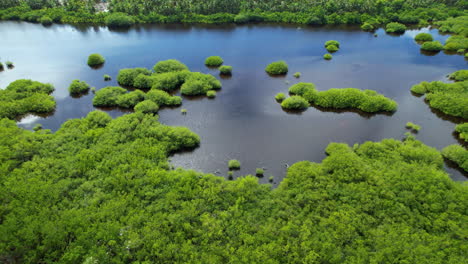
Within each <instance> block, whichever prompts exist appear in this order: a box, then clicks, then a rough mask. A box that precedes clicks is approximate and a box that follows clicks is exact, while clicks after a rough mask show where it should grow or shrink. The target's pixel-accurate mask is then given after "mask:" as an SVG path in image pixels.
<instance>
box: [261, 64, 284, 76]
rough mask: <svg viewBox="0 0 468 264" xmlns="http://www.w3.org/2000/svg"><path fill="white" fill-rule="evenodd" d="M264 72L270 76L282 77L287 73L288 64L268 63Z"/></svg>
mask: <svg viewBox="0 0 468 264" xmlns="http://www.w3.org/2000/svg"><path fill="white" fill-rule="evenodd" d="M265 71H266V72H267V73H269V74H271V75H283V74H286V73H288V64H286V62H285V61H276V62H272V63H270V64H269V65H268V66H267V67H266V68H265Z"/></svg>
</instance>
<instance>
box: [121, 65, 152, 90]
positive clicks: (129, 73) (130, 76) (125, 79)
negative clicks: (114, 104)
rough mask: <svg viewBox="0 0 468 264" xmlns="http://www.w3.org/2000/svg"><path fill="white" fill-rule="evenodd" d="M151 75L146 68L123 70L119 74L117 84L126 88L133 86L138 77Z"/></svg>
mask: <svg viewBox="0 0 468 264" xmlns="http://www.w3.org/2000/svg"><path fill="white" fill-rule="evenodd" d="M140 74H143V75H151V71H150V70H148V69H146V68H130V69H121V70H120V71H119V74H117V82H118V83H119V84H120V85H124V86H133V85H134V82H135V79H136V77H137V76H138V75H140Z"/></svg>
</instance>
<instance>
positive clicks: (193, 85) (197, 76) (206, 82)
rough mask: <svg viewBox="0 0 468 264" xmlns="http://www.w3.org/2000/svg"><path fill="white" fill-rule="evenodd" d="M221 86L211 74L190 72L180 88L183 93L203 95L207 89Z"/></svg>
mask: <svg viewBox="0 0 468 264" xmlns="http://www.w3.org/2000/svg"><path fill="white" fill-rule="evenodd" d="M220 88H221V82H220V81H219V80H217V79H216V78H215V77H214V76H213V75H210V74H203V73H199V72H192V73H190V75H189V76H188V77H187V79H186V80H185V83H184V84H183V85H182V87H181V88H180V92H181V94H183V95H204V94H206V92H208V91H209V90H217V89H220Z"/></svg>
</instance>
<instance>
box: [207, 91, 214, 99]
mask: <svg viewBox="0 0 468 264" xmlns="http://www.w3.org/2000/svg"><path fill="white" fill-rule="evenodd" d="M206 96H207V97H208V98H215V97H216V91H212V90H211V91H208V92H206Z"/></svg>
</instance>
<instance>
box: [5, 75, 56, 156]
mask: <svg viewBox="0 0 468 264" xmlns="http://www.w3.org/2000/svg"><path fill="white" fill-rule="evenodd" d="M53 91H54V87H53V86H52V85H51V84H45V83H40V82H36V81H32V80H25V79H21V80H16V81H14V82H12V83H10V84H9V85H8V86H7V87H6V88H5V89H0V118H10V119H14V118H16V117H20V116H23V115H25V114H28V113H49V112H52V111H53V110H54V109H55V100H54V97H52V96H51V95H50V94H51V93H52V92H53ZM0 160H1V159H0Z"/></svg>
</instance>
